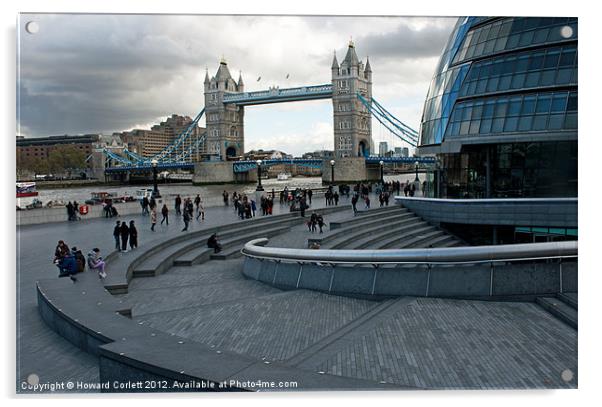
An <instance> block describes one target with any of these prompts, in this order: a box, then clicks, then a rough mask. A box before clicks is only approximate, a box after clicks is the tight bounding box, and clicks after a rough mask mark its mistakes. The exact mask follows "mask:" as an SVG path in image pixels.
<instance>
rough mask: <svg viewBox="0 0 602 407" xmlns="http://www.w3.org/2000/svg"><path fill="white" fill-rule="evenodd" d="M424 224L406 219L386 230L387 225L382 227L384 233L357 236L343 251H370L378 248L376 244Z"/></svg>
mask: <svg viewBox="0 0 602 407" xmlns="http://www.w3.org/2000/svg"><path fill="white" fill-rule="evenodd" d="M423 223H424V222H423V221H422V220H420V218H418V217H413V218H409V219H407V220H406V221H405V222H402V223H400V224H396V225H394V227H393V228H388V227H387V226H388V225H385V226H383V227H382V229H381V230H382V231H386V233H375V234H367V235H366V236H359V237H358V238H357V239H356V240H354V241H353V242H351V243H349V244H347V245H346V246H345V247H344V249H352V250H362V249H371V248H374V246H378V243H379V242H381V241H383V240H386V239H388V238H390V237H391V236H398V235H399V234H403V233H406V232H407V231H410V230H412V229H415V228H417V227H420V226H422V224H423Z"/></svg>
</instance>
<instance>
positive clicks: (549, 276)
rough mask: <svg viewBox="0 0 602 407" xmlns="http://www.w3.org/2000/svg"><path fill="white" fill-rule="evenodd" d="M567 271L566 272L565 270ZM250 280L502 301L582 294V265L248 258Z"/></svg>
mask: <svg viewBox="0 0 602 407" xmlns="http://www.w3.org/2000/svg"><path fill="white" fill-rule="evenodd" d="M561 269H562V271H561ZM243 273H244V274H245V276H247V277H248V278H252V279H254V280H258V281H261V282H263V283H266V284H269V285H272V286H275V287H278V288H281V289H285V290H286V289H289V290H290V289H309V290H316V291H322V292H327V293H331V294H337V295H344V296H350V297H361V298H370V299H379V298H386V297H398V296H406V295H408V296H416V297H446V298H482V299H500V298H511V297H516V296H521V297H525V296H527V297H530V296H537V295H551V294H555V293H558V292H560V291H561V289H560V287H561V283H560V281H561V279H562V288H563V291H577V262H576V261H564V262H563V263H562V267H560V264H559V263H558V262H557V261H554V262H550V263H543V262H539V263H536V262H531V263H527V262H523V263H520V264H501V263H500V264H497V265H494V266H491V264H478V265H457V266H437V265H434V266H432V267H430V268H429V267H428V266H426V265H398V266H391V267H388V266H387V267H380V268H374V267H370V266H361V265H355V266H337V267H332V266H330V265H318V264H298V263H284V262H276V261H270V260H258V259H255V258H251V257H246V258H245V262H244V268H243Z"/></svg>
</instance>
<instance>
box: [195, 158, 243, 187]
mask: <svg viewBox="0 0 602 407" xmlns="http://www.w3.org/2000/svg"><path fill="white" fill-rule="evenodd" d="M234 180H235V178H234V167H233V165H232V163H231V162H228V161H204V162H200V163H195V164H194V175H193V177H192V182H193V183H194V184H219V183H227V182H234Z"/></svg>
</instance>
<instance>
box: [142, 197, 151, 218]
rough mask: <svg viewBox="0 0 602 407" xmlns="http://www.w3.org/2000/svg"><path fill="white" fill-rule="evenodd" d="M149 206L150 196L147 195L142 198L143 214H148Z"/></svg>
mask: <svg viewBox="0 0 602 407" xmlns="http://www.w3.org/2000/svg"><path fill="white" fill-rule="evenodd" d="M148 206H149V202H148V198H147V197H146V196H145V197H144V198H142V214H143V215H148Z"/></svg>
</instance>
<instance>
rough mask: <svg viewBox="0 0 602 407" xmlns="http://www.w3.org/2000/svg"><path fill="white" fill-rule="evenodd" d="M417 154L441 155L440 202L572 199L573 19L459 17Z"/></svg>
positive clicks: (430, 98)
mask: <svg viewBox="0 0 602 407" xmlns="http://www.w3.org/2000/svg"><path fill="white" fill-rule="evenodd" d="M418 151H419V154H421V155H422V154H436V155H437V157H438V158H439V171H437V172H435V174H436V175H435V176H434V179H433V182H434V184H435V185H434V188H433V189H432V190H434V191H436V192H435V194H436V195H437V196H438V197H442V198H505V197H576V196H577V18H569V17H462V18H460V19H459V20H458V22H457V23H456V26H455V27H454V30H453V33H452V35H451V37H450V39H449V41H448V43H447V45H446V46H445V48H444V50H443V54H442V56H441V59H440V61H439V64H438V66H437V69H436V71H435V75H434V77H433V80H432V82H431V85H430V88H429V92H428V95H427V98H426V101H425V105H424V110H423V116H422V122H421V126H420V139H419V150H418Z"/></svg>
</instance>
